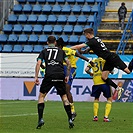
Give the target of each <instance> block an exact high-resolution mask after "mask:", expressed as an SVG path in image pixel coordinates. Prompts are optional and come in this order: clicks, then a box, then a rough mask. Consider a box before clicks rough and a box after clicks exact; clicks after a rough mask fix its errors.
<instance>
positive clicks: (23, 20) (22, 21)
mask: <svg viewBox="0 0 133 133" xmlns="http://www.w3.org/2000/svg"><path fill="white" fill-rule="evenodd" d="M17 21H18V22H20V23H26V22H27V16H26V15H25V14H20V15H19V17H18V20H17Z"/></svg>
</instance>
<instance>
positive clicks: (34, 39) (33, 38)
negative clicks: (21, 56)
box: [28, 34, 38, 43]
mask: <svg viewBox="0 0 133 133" xmlns="http://www.w3.org/2000/svg"><path fill="white" fill-rule="evenodd" d="M37 41H38V35H34V34H33V35H32V34H31V35H30V36H29V40H28V42H29V43H36V42H37Z"/></svg>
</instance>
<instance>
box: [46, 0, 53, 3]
mask: <svg viewBox="0 0 133 133" xmlns="http://www.w3.org/2000/svg"><path fill="white" fill-rule="evenodd" d="M46 2H48V3H55V0H46Z"/></svg>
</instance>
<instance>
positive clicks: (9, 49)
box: [2, 44, 12, 53]
mask: <svg viewBox="0 0 133 133" xmlns="http://www.w3.org/2000/svg"><path fill="white" fill-rule="evenodd" d="M2 52H7V53H10V52H12V45H11V44H5V45H4V46H3V50H2Z"/></svg>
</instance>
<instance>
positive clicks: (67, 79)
mask: <svg viewBox="0 0 133 133" xmlns="http://www.w3.org/2000/svg"><path fill="white" fill-rule="evenodd" d="M64 61H65V63H66V64H67V73H66V77H65V82H66V83H67V82H68V81H69V75H70V71H71V63H70V61H69V60H68V58H67V57H66V58H65V60H64Z"/></svg>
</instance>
